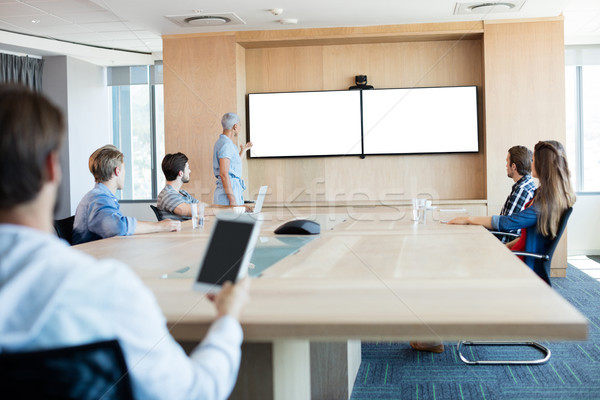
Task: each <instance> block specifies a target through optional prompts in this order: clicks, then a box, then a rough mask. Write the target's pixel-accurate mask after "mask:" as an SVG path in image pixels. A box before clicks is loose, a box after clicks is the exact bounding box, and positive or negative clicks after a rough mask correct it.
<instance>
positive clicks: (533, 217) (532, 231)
mask: <svg viewBox="0 0 600 400" xmlns="http://www.w3.org/2000/svg"><path fill="white" fill-rule="evenodd" d="M538 213H539V210H538V208H537V207H536V206H535V203H534V204H532V205H531V206H530V207H527V208H526V209H524V210H523V211H521V212H518V213H513V214H511V215H494V216H492V228H493V229H494V230H496V231H500V232H507V231H511V230H515V229H525V230H526V231H527V236H526V238H525V251H526V252H529V253H537V254H544V253H545V252H546V249H547V248H548V246H549V245H550V242H551V240H550V239H548V238H546V237H545V236H543V235H542V234H541V233H540V231H538V229H537V220H538ZM525 264H527V265H528V266H529V268H531V269H533V265H534V264H535V259H534V258H533V257H525Z"/></svg>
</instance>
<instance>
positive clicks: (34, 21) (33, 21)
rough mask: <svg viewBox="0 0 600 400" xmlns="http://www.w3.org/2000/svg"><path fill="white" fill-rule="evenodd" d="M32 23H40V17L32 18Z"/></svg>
mask: <svg viewBox="0 0 600 400" xmlns="http://www.w3.org/2000/svg"><path fill="white" fill-rule="evenodd" d="M31 23H32V24H39V23H40V20H39V19H32V20H31Z"/></svg>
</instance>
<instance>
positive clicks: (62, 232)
mask: <svg viewBox="0 0 600 400" xmlns="http://www.w3.org/2000/svg"><path fill="white" fill-rule="evenodd" d="M74 222H75V216H74V215H72V216H70V217H67V218H64V219H55V220H54V230H55V231H56V235H57V236H58V237H59V238H61V239H65V240H66V241H67V242H69V244H73V223H74Z"/></svg>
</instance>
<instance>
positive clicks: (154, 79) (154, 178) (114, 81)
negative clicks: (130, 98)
mask: <svg viewBox="0 0 600 400" xmlns="http://www.w3.org/2000/svg"><path fill="white" fill-rule="evenodd" d="M140 67H145V68H146V80H145V82H142V83H139V82H138V83H136V82H132V81H134V80H135V79H136V78H134V77H133V71H132V70H133V69H138V71H139V68H140ZM157 68H160V70H159V71H157ZM137 78H139V74H138V76H137ZM107 85H108V86H110V87H111V95H110V96H111V109H112V112H113V117H112V119H113V121H112V123H111V127H112V135H111V137H112V142H113V144H115V145H116V146H118V147H119V149H120V148H121V147H120V146H119V144H120V142H121V141H122V139H123V135H122V132H121V130H120V126H119V131H118V132H115V127H116V125H120V124H118V123H117V122H116V121H117V120H118V119H119V118H121V116H120V112H119V110H120V106H121V99H120V96H119V99H118V104H116V105H115V102H114V100H115V95H114V88H115V87H122V86H130V87H131V86H137V85H147V86H148V94H149V101H148V106H149V110H148V111H149V113H148V117H149V119H150V121H149V127H150V132H149V133H150V179H151V187H150V198H146V199H123V198H122V193H123V192H122V191H120V192H119V193H118V194H117V197H118V198H119V203H130V204H135V203H148V202H156V200H157V197H158V191H159V189H158V164H157V157H158V142H157V131H156V115H157V114H156V113H157V110H156V85H163V82H162V62H157V63H156V64H155V65H142V66H130V67H109V68H108V69H107ZM115 112H117V114H118V115H116V114H115ZM130 125H131V123H130ZM131 130H132V131H133V128H132V129H131ZM131 150H132V151H133V149H131ZM125 156H126V157H132V154H125ZM131 165H132V166H133V160H131ZM129 173H132V171H129ZM132 183H133V182H132Z"/></svg>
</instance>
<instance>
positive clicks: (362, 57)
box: [246, 40, 486, 203]
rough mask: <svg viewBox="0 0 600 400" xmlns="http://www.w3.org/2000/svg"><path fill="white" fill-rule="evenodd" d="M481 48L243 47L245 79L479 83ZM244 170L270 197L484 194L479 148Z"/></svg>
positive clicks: (273, 85) (265, 164) (255, 164)
mask: <svg viewBox="0 0 600 400" xmlns="http://www.w3.org/2000/svg"><path fill="white" fill-rule="evenodd" d="M481 52H482V49H481V40H462V41H451V40H449V41H439V42H414V43H412V42H403V43H376V44H352V45H327V46H303V47H280V48H265V49H247V50H246V85H247V90H248V92H249V93H252V92H283V91H305V90H344V89H347V88H348V87H349V86H351V85H353V84H354V76H355V75H360V74H365V75H368V77H369V83H370V84H372V85H374V86H375V87H377V88H385V87H427V86H458V85H477V86H478V87H479V88H481V86H482V83H483V78H482V65H481V60H482V54H481ZM481 97H482V96H481ZM480 109H483V107H480ZM333 118H335V116H333ZM481 126H482V127H483V123H482V124H481ZM282 134H285V127H282ZM290 140H301V138H290ZM481 148H482V149H483V146H482V147H481ZM248 170H249V179H248V181H249V188H250V191H251V192H252V193H254V192H257V191H258V186H260V185H263V184H268V185H269V186H270V187H271V190H272V195H271V196H269V197H268V198H267V201H269V202H274V201H277V202H281V201H282V200H285V201H286V202H290V201H302V202H304V201H328V202H335V201H341V200H344V201H348V200H349V201H352V200H361V201H362V200H371V201H372V202H373V203H379V202H381V201H388V200H401V199H408V198H410V197H412V196H414V195H416V194H417V193H429V194H431V195H432V196H433V197H434V198H436V199H454V200H458V199H460V200H462V199H485V196H486V193H485V154H484V152H483V151H482V152H480V153H479V154H453V155H423V156H371V157H367V158H366V159H364V160H361V159H360V158H359V157H327V158H304V159H278V160H274V159H266V160H249V162H248ZM440 170H443V174H441V173H440Z"/></svg>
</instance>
